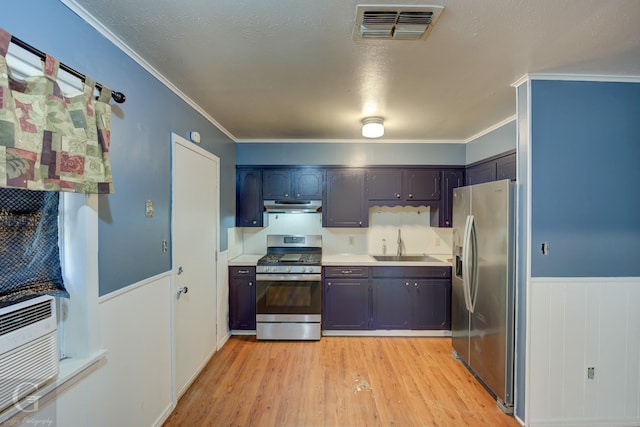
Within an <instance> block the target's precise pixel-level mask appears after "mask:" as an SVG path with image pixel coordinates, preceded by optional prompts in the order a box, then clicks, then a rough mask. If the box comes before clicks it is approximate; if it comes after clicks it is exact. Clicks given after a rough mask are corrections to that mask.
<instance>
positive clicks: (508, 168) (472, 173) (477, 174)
mask: <svg viewBox="0 0 640 427" xmlns="http://www.w3.org/2000/svg"><path fill="white" fill-rule="evenodd" d="M502 179H510V180H512V181H515V180H516V153H515V151H510V152H508V153H503V154H500V155H498V156H494V157H491V158H488V159H485V160H482V161H480V162H476V163H473V164H471V165H469V166H468V167H467V170H466V179H465V185H473V184H482V183H483V182H491V181H498V180H502Z"/></svg>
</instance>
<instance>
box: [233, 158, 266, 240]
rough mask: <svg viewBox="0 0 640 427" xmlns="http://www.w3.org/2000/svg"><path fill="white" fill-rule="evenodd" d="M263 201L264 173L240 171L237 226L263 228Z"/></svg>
mask: <svg viewBox="0 0 640 427" xmlns="http://www.w3.org/2000/svg"><path fill="white" fill-rule="evenodd" d="M263 212H264V206H263V199H262V171H260V170H257V169H244V170H238V172H237V174H236V226H237V227H262V226H263V225H264V215H263Z"/></svg>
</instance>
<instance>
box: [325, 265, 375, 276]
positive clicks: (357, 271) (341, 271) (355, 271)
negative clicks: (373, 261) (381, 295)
mask: <svg viewBox="0 0 640 427" xmlns="http://www.w3.org/2000/svg"><path fill="white" fill-rule="evenodd" d="M324 277H369V267H325V268H324Z"/></svg>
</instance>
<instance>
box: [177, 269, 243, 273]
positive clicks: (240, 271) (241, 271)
mask: <svg viewBox="0 0 640 427" xmlns="http://www.w3.org/2000/svg"><path fill="white" fill-rule="evenodd" d="M248 272H249V270H238V273H239V274H247V273H248ZM178 274H179V273H178Z"/></svg>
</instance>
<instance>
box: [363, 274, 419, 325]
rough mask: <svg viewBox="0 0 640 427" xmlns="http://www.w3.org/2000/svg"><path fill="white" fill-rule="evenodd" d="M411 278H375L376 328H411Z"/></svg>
mask: <svg viewBox="0 0 640 427" xmlns="http://www.w3.org/2000/svg"><path fill="white" fill-rule="evenodd" d="M409 281H410V279H374V280H372V283H373V295H374V306H373V313H374V315H373V327H374V329H410V328H411V300H412V299H413V295H412V293H413V292H412V289H411V287H410V286H409V284H410V283H409Z"/></svg>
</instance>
